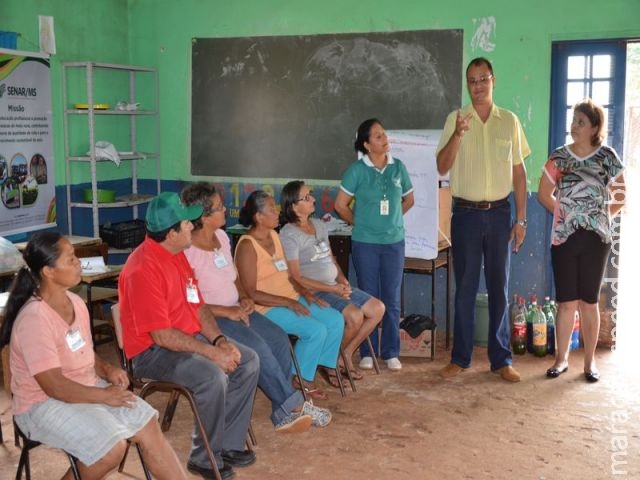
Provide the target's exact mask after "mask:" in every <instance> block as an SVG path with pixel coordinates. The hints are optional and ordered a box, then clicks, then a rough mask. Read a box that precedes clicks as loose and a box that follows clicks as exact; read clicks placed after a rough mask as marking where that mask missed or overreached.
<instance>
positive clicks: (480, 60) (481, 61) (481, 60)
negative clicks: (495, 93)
mask: <svg viewBox="0 0 640 480" xmlns="http://www.w3.org/2000/svg"><path fill="white" fill-rule="evenodd" d="M482 65H486V66H487V67H488V68H489V71H490V72H491V75H493V65H491V62H490V61H489V60H488V59H487V58H485V57H476V58H474V59H473V60H471V61H470V62H469V65H467V70H466V71H465V72H464V75H465V77H466V76H467V75H469V69H470V68H471V67H480V66H482Z"/></svg>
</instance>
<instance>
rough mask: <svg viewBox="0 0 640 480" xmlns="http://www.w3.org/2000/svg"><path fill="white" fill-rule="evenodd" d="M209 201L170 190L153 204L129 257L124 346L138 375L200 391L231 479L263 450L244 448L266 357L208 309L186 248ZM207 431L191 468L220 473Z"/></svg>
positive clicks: (122, 284) (122, 287)
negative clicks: (183, 198) (188, 200)
mask: <svg viewBox="0 0 640 480" xmlns="http://www.w3.org/2000/svg"><path fill="white" fill-rule="evenodd" d="M200 215H202V207H201V206H191V207H186V206H184V205H183V204H182V203H181V202H180V198H179V197H178V195H177V194H176V193H170V192H164V193H161V194H160V195H158V196H157V197H156V198H154V199H153V200H152V201H151V202H150V203H149V206H148V208H147V214H146V229H147V237H146V238H145V240H144V242H143V243H142V244H141V245H140V246H139V247H138V248H136V249H135V251H134V252H133V253H132V254H131V255H130V256H129V258H128V260H127V262H126V265H125V266H124V268H123V270H122V273H121V274H120V281H119V288H118V290H119V298H120V310H121V318H122V331H123V340H124V350H125V353H126V355H127V357H128V358H130V359H131V360H132V363H133V369H134V372H135V374H136V376H139V377H147V378H153V379H154V380H163V381H169V382H174V383H178V384H181V385H184V386H185V387H187V388H189V390H191V392H192V393H193V396H194V398H195V401H196V404H197V406H198V411H199V413H200V416H201V418H202V421H203V423H204V426H205V430H206V431H207V436H208V440H209V443H210V445H211V448H212V449H213V451H214V454H215V456H216V460H217V463H218V469H219V470H220V474H221V476H222V478H223V479H228V478H231V477H233V475H234V473H235V472H234V471H233V468H232V466H233V465H235V466H246V465H250V464H251V463H253V462H254V461H255V454H254V453H253V452H251V451H248V450H245V449H244V443H245V439H246V435H247V430H248V428H249V422H250V420H251V412H252V407H253V398H254V395H255V390H256V385H257V382H258V374H259V370H260V362H259V360H258V357H257V355H256V353H255V352H254V351H253V350H251V349H250V348H248V347H245V346H244V345H241V344H238V343H233V342H232V341H231V340H228V339H227V338H225V337H224V335H222V334H221V332H220V330H219V329H218V326H217V324H216V321H215V318H214V317H213V315H212V314H211V313H210V311H209V309H208V308H206V307H205V304H204V302H203V300H202V295H201V294H200V291H199V289H198V284H197V281H196V277H195V275H194V274H193V270H192V269H191V266H190V265H189V262H188V261H187V259H186V257H185V255H184V250H185V249H186V248H188V247H189V246H190V244H191V231H192V230H193V225H192V224H191V220H195V219H197V218H199V217H200ZM208 467H209V460H208V456H207V453H206V450H205V448H204V445H203V439H202V438H201V435H200V431H199V429H197V428H196V429H195V430H194V436H193V440H192V447H191V453H190V455H189V461H188V463H187V468H188V469H189V471H190V472H192V473H195V474H198V475H201V476H202V477H204V478H215V473H214V472H213V470H212V469H211V468H208Z"/></svg>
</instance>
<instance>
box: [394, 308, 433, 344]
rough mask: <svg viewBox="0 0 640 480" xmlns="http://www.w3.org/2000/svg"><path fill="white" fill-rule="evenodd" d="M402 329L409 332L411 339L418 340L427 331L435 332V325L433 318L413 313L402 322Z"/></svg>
mask: <svg viewBox="0 0 640 480" xmlns="http://www.w3.org/2000/svg"><path fill="white" fill-rule="evenodd" d="M400 328H401V329H402V330H404V331H405V332H407V333H408V334H409V336H410V337H411V338H416V337H417V336H418V335H420V334H421V333H422V332H424V331H425V330H433V329H434V328H435V324H434V322H433V320H431V317H427V316H426V315H420V314H419V313H412V314H411V315H407V316H406V317H404V320H402V321H401V322H400Z"/></svg>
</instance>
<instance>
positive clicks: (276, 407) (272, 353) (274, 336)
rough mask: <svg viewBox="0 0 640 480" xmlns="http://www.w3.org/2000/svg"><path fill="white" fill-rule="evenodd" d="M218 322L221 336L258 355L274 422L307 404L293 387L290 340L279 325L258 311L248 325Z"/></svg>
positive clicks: (261, 380) (260, 382)
mask: <svg viewBox="0 0 640 480" xmlns="http://www.w3.org/2000/svg"><path fill="white" fill-rule="evenodd" d="M216 320H217V322H218V328H220V331H221V332H222V333H224V334H225V335H226V336H227V337H229V338H232V339H234V340H235V341H236V342H238V343H241V344H243V345H246V346H247V347H249V348H251V349H253V350H254V351H255V352H256V353H257V354H258V358H260V376H259V377H258V386H259V387H260V388H261V389H262V391H263V392H264V394H265V395H266V396H267V398H269V400H271V421H272V422H273V424H274V425H277V424H278V423H280V422H281V421H282V420H284V418H285V417H286V416H287V415H289V414H290V413H291V412H292V411H293V409H294V408H295V407H297V406H298V405H301V404H302V403H303V402H304V397H303V396H302V393H301V392H300V390H296V389H294V388H293V385H291V350H290V348H291V347H290V344H289V337H288V336H287V334H286V332H285V331H284V330H282V329H281V328H280V327H279V326H278V325H276V324H275V323H273V322H272V321H271V320H269V319H268V318H266V317H265V316H264V315H261V314H260V313H258V312H253V313H252V314H251V315H249V326H247V325H245V324H244V323H243V322H241V321H236V320H230V319H228V318H225V317H216Z"/></svg>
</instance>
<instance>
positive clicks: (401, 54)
mask: <svg viewBox="0 0 640 480" xmlns="http://www.w3.org/2000/svg"><path fill="white" fill-rule="evenodd" d="M461 68H462V30H417V31H402V32H375V33H353V34H328V35H306V36H271V37H236V38H196V39H193V45H192V110H191V113H192V118H191V173H192V174H193V175H204V176H215V177H232V178H304V179H318V180H339V179H340V178H341V176H342V173H343V172H344V170H345V168H346V167H347V166H348V165H349V164H350V163H351V162H352V161H354V160H355V153H354V151H353V140H354V136H355V130H356V128H357V126H358V125H359V124H360V123H361V122H362V121H363V120H365V119H366V118H370V117H377V118H379V119H380V120H381V121H382V123H383V125H384V126H385V128H387V129H396V130H397V129H403V130H406V129H411V130H414V129H439V128H442V126H443V125H444V121H445V119H446V115H447V114H448V113H449V112H450V111H452V110H454V109H455V108H458V107H459V106H460V102H461V89H462V76H461Z"/></svg>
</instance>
